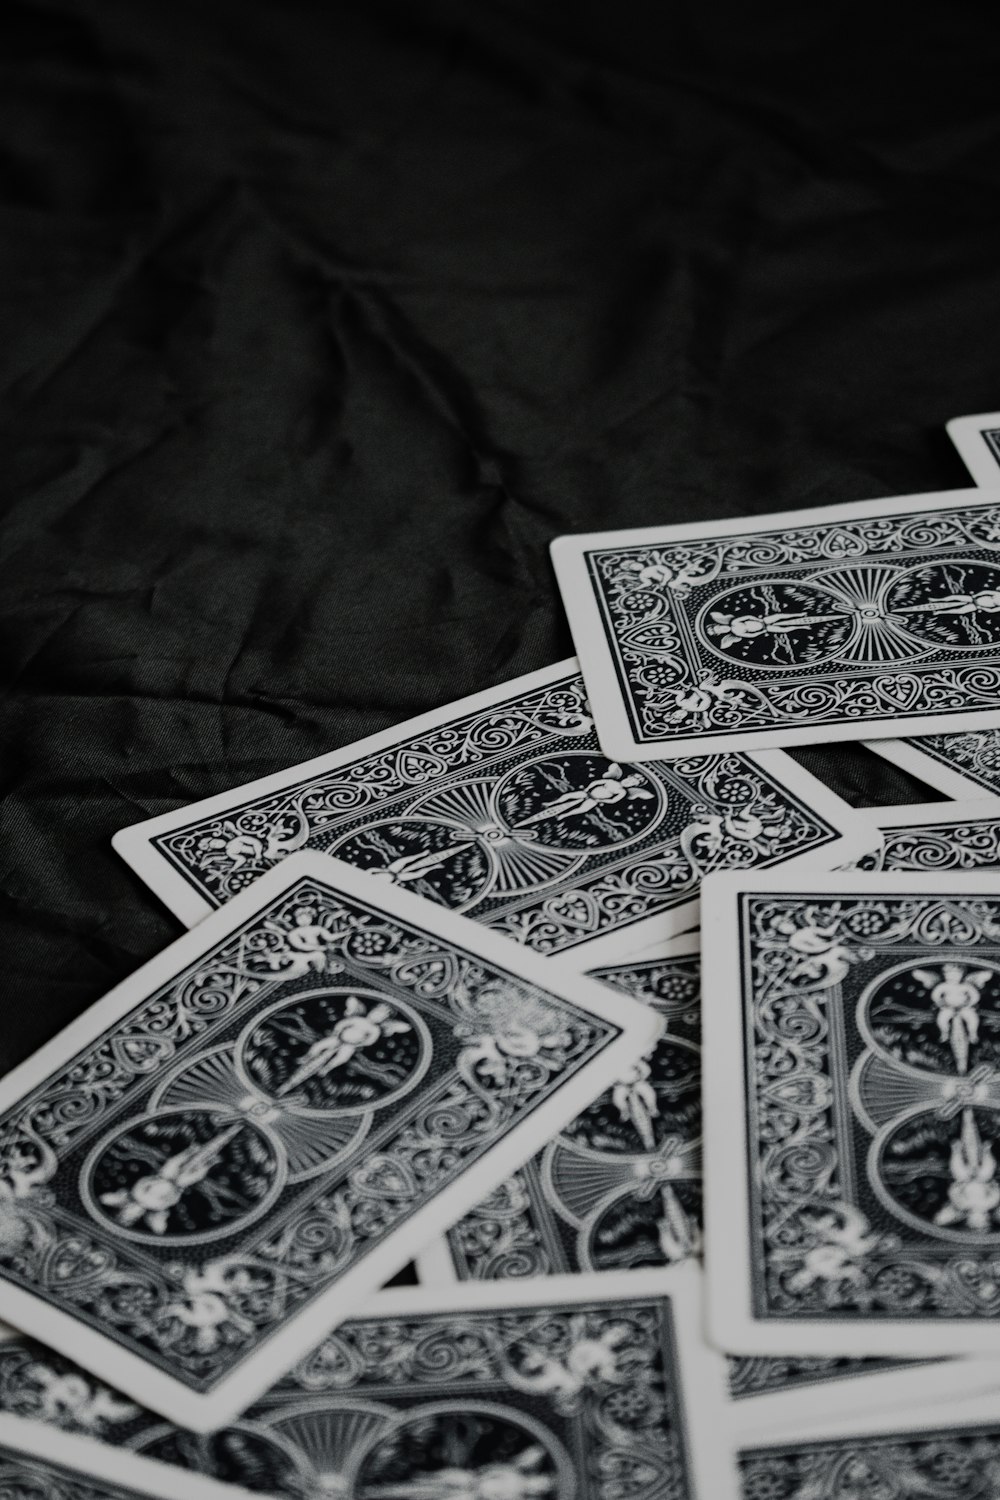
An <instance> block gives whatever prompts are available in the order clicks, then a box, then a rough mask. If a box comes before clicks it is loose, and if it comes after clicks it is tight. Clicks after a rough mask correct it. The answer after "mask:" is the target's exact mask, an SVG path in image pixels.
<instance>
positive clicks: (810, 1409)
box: [726, 1356, 1000, 1436]
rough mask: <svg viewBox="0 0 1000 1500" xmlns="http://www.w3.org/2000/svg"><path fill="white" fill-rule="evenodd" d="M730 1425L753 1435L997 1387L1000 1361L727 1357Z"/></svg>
mask: <svg viewBox="0 0 1000 1500" xmlns="http://www.w3.org/2000/svg"><path fill="white" fill-rule="evenodd" d="M726 1365H727V1371H728V1386H729V1396H730V1399H731V1401H732V1403H733V1405H732V1426H733V1429H734V1431H736V1432H737V1433H742V1434H746V1435H748V1436H754V1435H756V1434H758V1433H760V1432H763V1431H768V1430H772V1431H773V1430H775V1429H779V1428H782V1427H785V1428H794V1427H799V1426H806V1427H807V1426H808V1424H809V1423H810V1422H813V1423H815V1421H816V1419H817V1417H822V1418H824V1419H825V1418H827V1417H832V1416H834V1415H839V1414H840V1413H850V1412H868V1411H873V1410H878V1411H891V1410H892V1409H893V1408H894V1407H906V1406H912V1405H913V1404H914V1403H915V1402H917V1403H919V1402H923V1401H928V1400H940V1399H942V1398H946V1399H947V1400H949V1401H955V1400H960V1399H962V1398H964V1397H966V1396H968V1395H971V1394H975V1393H977V1392H982V1391H997V1392H998V1393H1000V1361H998V1360H990V1359H934V1360H901V1359H835V1358H827V1359H821V1358H816V1359H805V1358H803V1359H779V1358H776V1357H773V1356H772V1357H768V1356H758V1357H756V1358H753V1357H749V1356H747V1357H739V1356H732V1357H731V1358H729V1359H728V1360H727V1361H726Z"/></svg>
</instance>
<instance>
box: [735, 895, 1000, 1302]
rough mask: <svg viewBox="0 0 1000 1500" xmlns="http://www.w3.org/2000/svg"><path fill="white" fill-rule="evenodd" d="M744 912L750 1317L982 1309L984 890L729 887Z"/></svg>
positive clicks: (999, 1101)
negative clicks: (877, 894)
mask: <svg viewBox="0 0 1000 1500" xmlns="http://www.w3.org/2000/svg"><path fill="white" fill-rule="evenodd" d="M741 925H742V930H743V937H744V941H745V943H746V948H745V950H744V951H745V952H746V953H747V954H748V964H747V967H746V969H745V971H744V976H743V985H744V1013H745V1016H746V1024H747V1066H748V1070H749V1087H750V1091H751V1095H752V1098H751V1104H750V1108H749V1109H748V1129H749V1151H750V1160H751V1161H752V1162H753V1163H754V1167H753V1170H752V1172H751V1235H752V1239H753V1245H754V1250H753V1255H752V1261H753V1264H754V1266H755V1272H754V1277H753V1302H754V1306H755V1309H756V1312H757V1315H758V1316H759V1317H762V1318H769V1317H777V1318H789V1317H810V1318H822V1317H824V1316H831V1315H832V1316H835V1317H837V1318H839V1319H841V1320H843V1319H844V1318H848V1317H858V1318H861V1317H864V1318H873V1317H891V1318H899V1319H905V1318H910V1317H914V1318H924V1319H926V1318H934V1317H943V1318H978V1319H983V1318H992V1317H997V1316H998V1315H1000V1292H998V1290H997V1287H998V1284H1000V1283H998V1276H1000V1212H998V1210H1000V1185H998V1184H996V1182H995V1180H994V1179H995V1174H996V1170H997V1162H996V1156H995V1155H994V1151H993V1142H994V1141H997V1142H998V1149H1000V1073H998V1063H1000V902H997V901H994V900H992V899H989V898H972V897H967V896H963V897H962V898H961V900H952V899H950V898H949V897H948V896H947V895H942V896H940V897H938V896H919V897H918V896H901V897H898V898H896V897H884V898H874V897H869V896H842V897H838V898H833V897H831V896H818V897H808V896H762V895H761V896H755V895H754V896H752V895H745V896H744V897H743V898H742V900H741ZM848 1069H849V1073H850V1077H849V1086H848V1088H847V1089H846V1091H845V1089H844V1088H843V1084H844V1082H846V1081H847V1080H846V1078H845V1076H844V1075H845V1072H846V1071H847V1070H848ZM838 1079H839V1080H840V1082H839V1083H838V1081H837V1080H838ZM845 1094H846V1097H845Z"/></svg>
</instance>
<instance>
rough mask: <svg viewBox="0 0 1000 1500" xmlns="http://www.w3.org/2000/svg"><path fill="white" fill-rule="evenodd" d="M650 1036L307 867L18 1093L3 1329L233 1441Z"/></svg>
mask: <svg viewBox="0 0 1000 1500" xmlns="http://www.w3.org/2000/svg"><path fill="white" fill-rule="evenodd" d="M657 1024H658V1023H657V1020H656V1017H655V1015H654V1014H653V1012H652V1011H650V1010H649V1009H648V1007H646V1006H643V1005H639V1004H637V1003H636V1002H634V1001H630V1000H628V999H627V998H626V997H625V996H622V995H612V994H611V993H610V992H609V991H608V990H607V988H606V987H605V986H603V985H599V984H596V983H594V982H593V981H591V980H588V979H586V978H582V977H578V976H575V975H569V974H566V973H564V972H563V970H562V969H561V968H560V966H558V965H553V964H548V963H546V962H545V961H544V960H542V959H540V958H538V957H537V956H536V955H535V954H531V953H525V952H523V951H522V950H519V949H518V948H517V947H515V946H514V945H513V944H511V943H505V942H504V941H503V940H502V939H501V938H499V937H498V936H497V935H496V934H495V933H491V932H488V931H486V930H485V929H483V928H481V927H477V926H476V925H475V924H474V923H471V922H466V921H464V920H463V919H462V918H461V917H458V916H455V915H454V914H453V913H451V912H446V911H442V910H440V909H439V908H436V907H434V906H433V905H431V903H430V902H427V901H421V900H419V899H418V898H417V897H414V896H412V895H411V894H410V893H409V892H406V891H398V890H393V889H391V888H389V887H387V886H385V885H381V886H380V885H379V884H378V883H377V882H375V881H372V880H370V879H369V878H368V877H367V876H365V875H362V874H360V873H359V872H358V871H356V870H352V869H350V868H349V867H348V866H346V865H342V864H340V863H339V862H337V861H334V860H331V859H328V858H327V857H326V856H325V855H320V854H302V855H297V856H295V857H293V858H290V859H288V860H287V861H285V862H284V863H283V864H282V866H281V867H280V868H279V869H276V870H273V871H271V872H270V873H269V874H267V875H266V876H264V877H263V878H262V879H261V881H260V882H258V883H257V884H255V885H254V887H253V888H252V889H250V890H248V891H245V892H244V893H243V894H242V895H241V896H238V897H235V898H234V900H233V901H232V902H231V903H230V904H229V906H228V907H227V909H226V910H225V911H224V912H219V913H216V915H215V916H213V917H210V918H208V919H207V920H206V921H205V922H204V923H203V924H201V926H200V927H199V928H198V929H197V930H196V931H195V932H193V933H189V934H187V935H186V936H185V937H183V938H181V939H180V941H179V942H177V943H175V944H173V945H172V946H171V947H170V948H168V949H166V950H165V951H164V952H163V953H161V954H160V955H159V956H158V957H157V958H155V959H154V960H153V961H152V962H151V963H149V964H147V965H146V966H145V967H144V968H142V969H140V970H139V971H138V973H137V974H135V975H133V976H132V977H131V978H130V979H128V980H126V981H125V983H124V984H122V985H119V986H118V988H117V989H116V990H114V991H112V993H111V994H110V995H108V996H107V997H106V998H105V999H104V1000H103V1001H101V1002H100V1003H99V1004H97V1005H95V1006H93V1007H91V1009H90V1010H88V1011H87V1012H86V1013H85V1014H84V1015H83V1016H82V1017H80V1019H79V1020H77V1021H75V1022H74V1023H73V1024H72V1025H71V1026H69V1027H67V1029H66V1030H65V1031H64V1032H62V1033H61V1034H60V1035H59V1036H58V1037H56V1038H55V1040H54V1041H53V1042H51V1043H50V1044H49V1045H47V1046H46V1047H44V1048H42V1050H41V1051H40V1052H38V1053H36V1055H35V1056H34V1057H32V1058H31V1059H29V1060H28V1061H27V1062H26V1063H24V1064H23V1065H22V1066H21V1067H19V1068H17V1069H15V1071H14V1072H13V1073H11V1074H9V1075H8V1076H7V1077H6V1078H5V1079H3V1080H2V1081H0V1196H2V1199H3V1215H2V1218H0V1316H4V1317H6V1318H7V1319H9V1321H10V1322H12V1323H13V1324H14V1325H15V1326H16V1327H18V1328H21V1329H23V1330H25V1331H26V1332H28V1333H31V1334H33V1335H35V1336H37V1337H38V1338H41V1339H42V1340H44V1341H45V1342H46V1343H48V1344H50V1345H52V1346H53V1347H54V1348H57V1349H61V1350H63V1351H66V1352H69V1353H72V1355H73V1356H74V1357H75V1358H77V1359H79V1360H80V1361H81V1363H83V1364H84V1365H86V1366H87V1367H88V1368H90V1369H93V1370H94V1371H95V1372H96V1373H97V1374H99V1375H101V1376H102V1377H103V1378H105V1379H107V1380H109V1381H110V1382H111V1383H112V1384H115V1385H117V1386H119V1387H120V1388H121V1389H123V1390H125V1391H127V1392H128V1393H129V1394H130V1395H132V1396H134V1397H136V1398H138V1399H141V1400H142V1401H143V1402H144V1404H146V1405H148V1406H151V1407H153V1408H154V1409H156V1410H158V1411H162V1412H163V1413H164V1415H166V1416H168V1417H170V1418H171V1420H173V1421H177V1422H181V1423H183V1424H184V1425H186V1426H189V1427H193V1428H196V1429H198V1430H204V1429H206V1428H209V1427H213V1426H218V1425H219V1424H220V1422H223V1421H226V1420H227V1419H228V1418H229V1417H231V1416H232V1415H233V1414H234V1413H235V1412H237V1411H239V1410H240V1409H241V1408H242V1407H244V1406H245V1405H246V1404H247V1403H248V1402H249V1401H251V1400H253V1399H254V1398H255V1397H256V1396H257V1395H259V1393H260V1392H261V1391H262V1390H263V1389H264V1388H265V1387H266V1386H267V1385H268V1384H269V1383H270V1382H271V1381H273V1380H274V1378H275V1375H276V1374H277V1373H279V1372H280V1371H281V1370H282V1369H283V1368H287V1366H288V1365H290V1364H291V1363H292V1362H293V1361H294V1360H295V1359H296V1358H297V1357H298V1356H299V1354H300V1353H301V1352H302V1351H303V1350H304V1349H305V1348H307V1347H308V1346H309V1345H311V1344H312V1343H315V1341H316V1339H317V1337H318V1336H319V1335H320V1334H321V1333H322V1332H323V1330H324V1329H325V1328H330V1327H333V1326H334V1325H335V1324H336V1323H337V1322H339V1321H340V1320H341V1319H342V1318H344V1317H345V1316H347V1314H348V1313H349V1312H352V1311H354V1309H355V1308H356V1307H357V1299H358V1296H359V1295H361V1294H364V1293H365V1292H367V1291H369V1290H372V1289H374V1288H375V1287H378V1286H381V1285H382V1284H383V1283H384V1282H385V1281H386V1280H387V1279H388V1277H390V1276H391V1275H392V1274H393V1273H394V1272H395V1271H397V1270H399V1269H400V1267H401V1266H402V1265H403V1264H404V1263H405V1262H406V1261H407V1260H409V1259H410V1257H411V1255H412V1252H413V1249H414V1246H415V1245H419V1244H422V1243H424V1242H425V1241H426V1240H428V1239H430V1238H433V1237H434V1236H435V1234H438V1233H440V1232H441V1231H442V1230H443V1229H444V1228H445V1227H446V1226H447V1225H448V1224H449V1223H451V1222H452V1221H453V1220H454V1219H455V1218H457V1217H458V1216H459V1215H460V1214H461V1213H462V1212H463V1211H464V1210H465V1209H466V1208H468V1207H471V1206H472V1204H473V1203H475V1202H476V1201H477V1200H478V1198H479V1197H480V1195H481V1194H482V1193H483V1192H484V1191H487V1192H488V1191H490V1190H491V1188H492V1187H493V1185H494V1184H495V1183H498V1182H500V1181H502V1180H503V1179H504V1178H505V1177H507V1176H508V1175H509V1173H510V1172H511V1171H513V1170H515V1169H516V1168H517V1167H518V1166H520V1165H521V1163H522V1162H523V1161H525V1160H526V1159H527V1158H528V1157H529V1156H530V1155H531V1154H532V1152H533V1151H534V1150H535V1149H537V1143H538V1141H539V1140H544V1139H546V1138H547V1137H548V1136H550V1135H552V1134H554V1133H556V1132H557V1131H559V1130H560V1129H561V1128H562V1127H563V1126H564V1125H565V1124H566V1123H567V1121H568V1120H570V1119H572V1118H573V1117H574V1116H575V1115H576V1114H577V1113H578V1111H579V1110H580V1109H581V1108H582V1107H583V1106H584V1105H585V1104H586V1103H587V1102H588V1100H590V1099H592V1098H593V1097H594V1095H595V1094H596V1093H597V1092H599V1090H600V1089H601V1088H602V1087H603V1081H604V1079H605V1078H606V1077H607V1076H612V1077H617V1076H618V1075H619V1073H622V1072H624V1071H625V1069H626V1068H628V1067H629V1066H630V1065H631V1064H633V1063H634V1062H635V1061H636V1059H637V1058H638V1057H639V1056H641V1054H642V1053H643V1051H644V1050H645V1049H647V1048H648V1047H649V1045H650V1044H651V1042H652V1040H653V1039H654V1037H655V1035H656V1027H657Z"/></svg>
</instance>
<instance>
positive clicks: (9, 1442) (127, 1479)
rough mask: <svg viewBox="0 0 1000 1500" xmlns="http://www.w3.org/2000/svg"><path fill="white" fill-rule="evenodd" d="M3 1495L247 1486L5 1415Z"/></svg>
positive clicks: (180, 1499)
mask: <svg viewBox="0 0 1000 1500" xmlns="http://www.w3.org/2000/svg"><path fill="white" fill-rule="evenodd" d="M0 1495H3V1496H4V1500H247V1496H248V1491H247V1490H245V1489H234V1488H233V1487H231V1486H230V1485H228V1484H219V1483H217V1482H216V1481H215V1480H214V1479H206V1478H204V1477H203V1476H201V1475H199V1474H186V1473H184V1472H183V1471H181V1470H179V1469H177V1468H174V1467H172V1466H170V1465H167V1464H162V1463H156V1462H155V1461H153V1460H150V1459H148V1458H140V1457H139V1456H138V1455H137V1454H135V1453H129V1452H124V1453H123V1452H121V1451H120V1450H119V1449H117V1448H109V1447H107V1446H105V1445H104V1444H103V1443H95V1442H92V1441H91V1440H90V1439H89V1438H87V1437H79V1436H76V1435H75V1434H71V1433H68V1432H57V1431H53V1429H52V1428H51V1427H50V1426H48V1425H46V1424H44V1423H41V1422H26V1421H23V1420H22V1419H21V1418H19V1417H12V1416H8V1415H0Z"/></svg>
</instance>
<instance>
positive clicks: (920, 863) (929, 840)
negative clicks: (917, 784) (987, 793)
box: [854, 798, 1000, 872]
mask: <svg viewBox="0 0 1000 1500" xmlns="http://www.w3.org/2000/svg"><path fill="white" fill-rule="evenodd" d="M867 815H868V816H869V817H870V818H871V819H872V822H873V823H875V824H876V825H877V826H878V828H879V830H880V831H881V834H882V840H883V844H882V848H881V849H879V850H876V851H875V852H874V853H872V854H864V855H862V857H861V858H860V859H859V860H857V861H856V863H855V865H854V868H855V869H858V870H926V871H928V872H930V871H933V870H990V869H992V870H1000V798H988V799H983V800H982V801H979V802H923V803H916V804H915V805H911V806H908V807H870V808H868V809H867Z"/></svg>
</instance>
